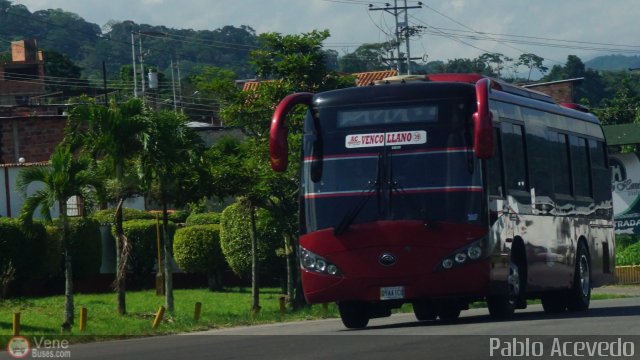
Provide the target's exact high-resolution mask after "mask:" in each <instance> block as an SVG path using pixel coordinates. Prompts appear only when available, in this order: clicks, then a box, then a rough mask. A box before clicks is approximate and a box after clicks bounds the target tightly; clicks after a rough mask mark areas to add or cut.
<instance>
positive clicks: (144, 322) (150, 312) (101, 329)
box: [0, 288, 338, 349]
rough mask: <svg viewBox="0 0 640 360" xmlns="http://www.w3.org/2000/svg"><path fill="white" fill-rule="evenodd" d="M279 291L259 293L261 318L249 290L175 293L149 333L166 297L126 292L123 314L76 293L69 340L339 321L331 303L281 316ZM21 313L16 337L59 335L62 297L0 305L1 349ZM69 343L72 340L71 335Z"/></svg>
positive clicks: (110, 303) (109, 298)
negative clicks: (82, 311) (328, 319)
mask: <svg viewBox="0 0 640 360" xmlns="http://www.w3.org/2000/svg"><path fill="white" fill-rule="evenodd" d="M279 296H280V292H279V289H261V293H260V306H261V307H262V309H261V311H260V313H259V314H258V315H257V316H255V318H254V317H253V316H252V314H251V310H250V309H251V291H250V290H249V289H238V288H236V289H228V290H227V291H224V292H211V291H208V290H206V289H191V290H175V291H174V306H175V311H174V313H173V314H170V313H168V312H165V316H164V320H163V321H162V323H161V324H160V326H158V328H156V329H153V328H152V323H153V320H154V318H155V314H156V312H157V311H158V308H159V307H160V306H162V305H164V296H156V294H155V290H148V291H137V292H127V297H126V299H127V315H124V316H120V315H118V314H117V311H116V309H117V301H116V295H115V294H113V293H110V294H76V295H75V297H74V304H75V326H74V327H73V329H72V331H71V335H83V336H79V337H77V338H78V339H77V341H90V340H92V339H98V338H105V337H106V338H108V337H119V336H144V335H152V334H154V335H155V334H170V333H178V332H187V331H197V330H206V329H212V328H221V327H231V326H240V325H252V324H260V323H273V322H278V321H294V320H305V319H321V318H324V317H335V316H337V314H338V313H337V308H336V307H335V304H329V305H328V307H327V310H326V311H325V309H324V308H323V307H322V306H321V305H314V306H310V307H305V308H304V309H302V310H299V311H296V312H292V311H290V310H287V311H286V313H285V314H284V315H281V314H280V305H279V301H278V299H279ZM196 302H200V303H202V310H201V315H200V320H199V321H195V320H194V309H195V304H196ZM82 307H85V308H87V327H86V331H84V332H80V325H79V324H80V309H81V308H82ZM15 312H20V328H21V331H20V335H24V336H28V337H29V336H32V335H60V325H61V324H62V322H63V317H64V297H63V296H52V297H46V298H19V299H8V300H0V349H2V348H4V345H5V343H6V341H7V340H8V338H9V337H10V336H11V334H12V326H13V325H12V318H13V313H15ZM71 338H75V336H72V337H71Z"/></svg>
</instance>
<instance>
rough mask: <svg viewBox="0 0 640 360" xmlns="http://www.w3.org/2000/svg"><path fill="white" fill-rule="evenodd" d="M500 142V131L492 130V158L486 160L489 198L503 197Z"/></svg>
mask: <svg viewBox="0 0 640 360" xmlns="http://www.w3.org/2000/svg"><path fill="white" fill-rule="evenodd" d="M501 143H502V142H501V141H500V130H499V129H498V128H494V129H493V148H494V149H495V151H494V154H493V157H492V158H491V159H489V160H487V183H488V189H489V196H500V197H504V193H503V189H504V169H503V168H502V144H501Z"/></svg>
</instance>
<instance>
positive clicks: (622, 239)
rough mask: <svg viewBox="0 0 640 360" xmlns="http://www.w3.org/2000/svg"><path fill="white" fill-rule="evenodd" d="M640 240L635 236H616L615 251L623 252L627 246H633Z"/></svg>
mask: <svg viewBox="0 0 640 360" xmlns="http://www.w3.org/2000/svg"><path fill="white" fill-rule="evenodd" d="M639 240H640V237H639V236H637V235H616V250H617V251H623V250H624V249H626V248H627V247H628V246H629V245H632V244H635V243H637V242H638V241H639Z"/></svg>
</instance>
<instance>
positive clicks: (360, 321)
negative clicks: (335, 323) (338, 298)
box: [338, 301, 369, 329]
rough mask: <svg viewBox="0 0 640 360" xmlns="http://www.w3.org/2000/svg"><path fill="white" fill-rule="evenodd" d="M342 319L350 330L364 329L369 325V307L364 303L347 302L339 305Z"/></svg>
mask: <svg viewBox="0 0 640 360" xmlns="http://www.w3.org/2000/svg"><path fill="white" fill-rule="evenodd" d="M338 311H339V312H340V319H342V323H343V324H344V326H345V327H346V328H348V329H362V328H365V327H367V324H368V323H369V306H368V304H366V303H363V302H356V301H346V302H340V303H338Z"/></svg>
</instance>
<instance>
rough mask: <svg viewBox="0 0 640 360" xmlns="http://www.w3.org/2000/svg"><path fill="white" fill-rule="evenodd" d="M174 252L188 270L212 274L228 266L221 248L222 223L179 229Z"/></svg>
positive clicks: (174, 243) (178, 261)
mask: <svg viewBox="0 0 640 360" xmlns="http://www.w3.org/2000/svg"><path fill="white" fill-rule="evenodd" d="M173 254H174V256H175V259H176V262H177V263H178V266H180V268H181V269H182V270H184V271H186V272H192V273H197V274H204V275H211V274H214V273H215V272H216V271H220V270H223V269H224V268H225V266H226V261H225V258H224V255H223V254H222V249H221V248H220V225H194V226H188V227H185V228H181V229H178V230H177V231H176V234H175V237H174V239H173Z"/></svg>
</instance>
